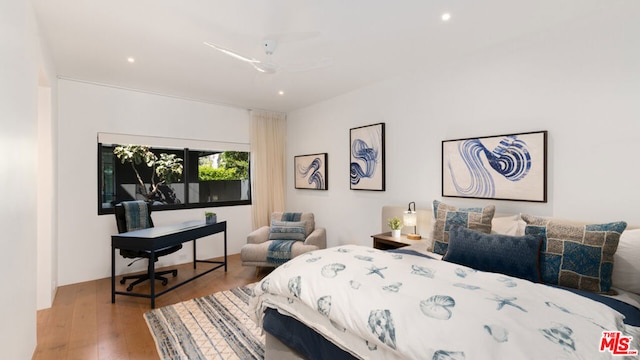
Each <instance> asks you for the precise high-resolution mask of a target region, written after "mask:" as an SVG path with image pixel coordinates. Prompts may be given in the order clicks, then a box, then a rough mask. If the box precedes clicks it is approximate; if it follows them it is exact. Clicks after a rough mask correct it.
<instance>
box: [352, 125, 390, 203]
mask: <svg viewBox="0 0 640 360" xmlns="http://www.w3.org/2000/svg"><path fill="white" fill-rule="evenodd" d="M384 128H385V123H378V124H371V125H366V126H360V127H356V128H352V129H350V130H349V153H350V162H349V168H350V171H349V173H350V181H349V184H350V188H351V190H371V191H384V190H385V163H384V162H385V137H384Z"/></svg>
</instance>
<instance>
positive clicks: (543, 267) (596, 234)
mask: <svg viewBox="0 0 640 360" xmlns="http://www.w3.org/2000/svg"><path fill="white" fill-rule="evenodd" d="M522 220H524V221H525V222H526V223H527V227H526V228H525V234H527V235H540V236H542V249H541V253H540V271H541V273H542V282H544V283H548V284H554V285H560V286H566V287H571V288H575V289H580V290H587V291H592V292H598V293H606V292H609V290H610V288H611V274H612V272H613V261H614V260H613V256H614V254H615V252H616V249H617V248H618V242H619V241H620V234H622V232H623V231H624V229H625V228H626V227H627V223H626V222H624V221H619V222H612V223H607V224H581V223H570V222H563V221H559V220H554V219H548V218H541V217H537V216H532V215H526V214H523V215H522Z"/></svg>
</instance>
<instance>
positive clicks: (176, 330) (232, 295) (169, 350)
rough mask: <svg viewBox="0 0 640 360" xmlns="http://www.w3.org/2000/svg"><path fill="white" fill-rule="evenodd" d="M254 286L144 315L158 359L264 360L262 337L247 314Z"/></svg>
mask: <svg viewBox="0 0 640 360" xmlns="http://www.w3.org/2000/svg"><path fill="white" fill-rule="evenodd" d="M253 286H254V284H249V285H247V286H243V287H240V288H235V289H231V290H227V291H221V292H217V293H214V294H211V295H208V296H205V297H201V298H197V299H192V300H188V301H184V302H181V303H177V304H174V305H170V306H166V307H163V308H159V309H155V310H151V311H148V312H146V313H145V314H144V318H145V320H146V321H147V326H149V330H151V334H152V336H153V339H154V340H155V342H156V347H157V349H158V354H159V355H160V358H161V359H163V360H169V359H171V360H178V359H185V360H186V359H189V360H195V359H243V360H244V359H264V334H262V329H260V328H259V327H258V326H256V324H255V323H254V322H253V320H251V318H250V317H249V314H248V312H247V310H248V306H249V299H250V298H251V296H252V294H253Z"/></svg>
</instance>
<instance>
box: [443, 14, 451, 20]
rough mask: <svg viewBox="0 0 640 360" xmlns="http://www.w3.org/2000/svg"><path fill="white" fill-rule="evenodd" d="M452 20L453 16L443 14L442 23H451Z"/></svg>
mask: <svg viewBox="0 0 640 360" xmlns="http://www.w3.org/2000/svg"><path fill="white" fill-rule="evenodd" d="M450 19H451V14H449V13H444V14H442V21H449V20H450Z"/></svg>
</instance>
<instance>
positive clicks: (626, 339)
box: [600, 331, 638, 356]
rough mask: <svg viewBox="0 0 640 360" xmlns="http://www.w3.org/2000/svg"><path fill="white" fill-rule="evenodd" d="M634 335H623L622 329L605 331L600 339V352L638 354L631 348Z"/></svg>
mask: <svg viewBox="0 0 640 360" xmlns="http://www.w3.org/2000/svg"><path fill="white" fill-rule="evenodd" d="M632 339H633V337H632V336H623V335H622V333H621V332H620V331H603V332H602V338H601V339H600V352H605V351H610V352H611V354H613V355H614V356H622V355H638V350H635V349H631V347H630V345H631V340H632Z"/></svg>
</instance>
